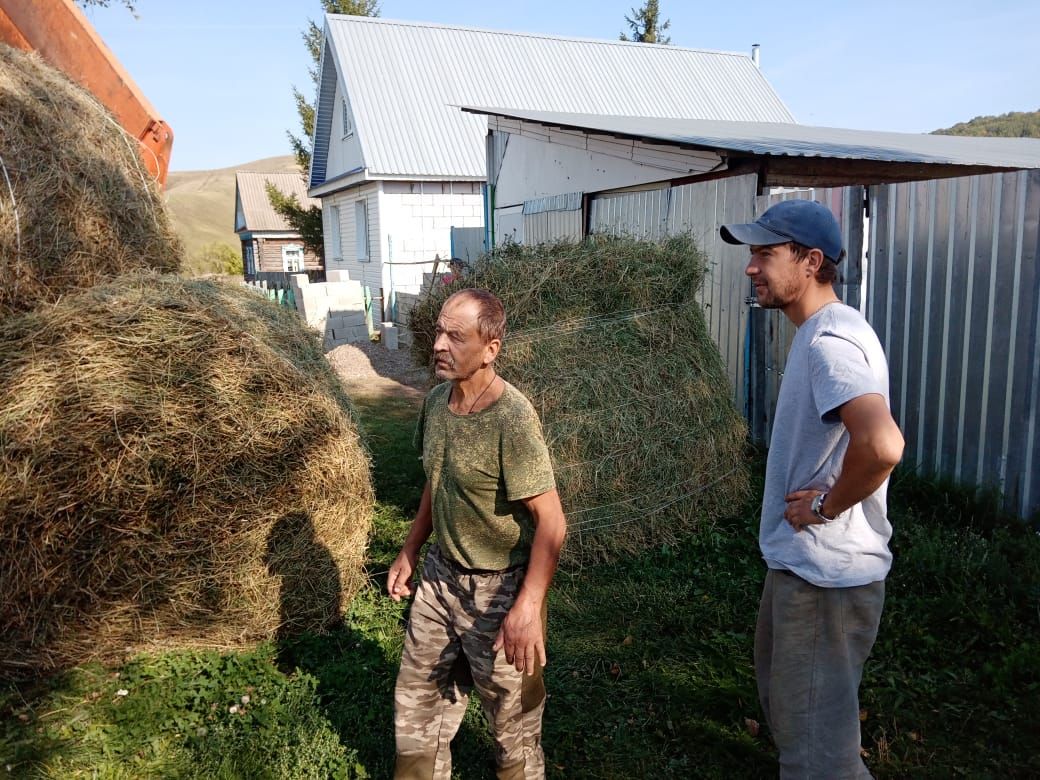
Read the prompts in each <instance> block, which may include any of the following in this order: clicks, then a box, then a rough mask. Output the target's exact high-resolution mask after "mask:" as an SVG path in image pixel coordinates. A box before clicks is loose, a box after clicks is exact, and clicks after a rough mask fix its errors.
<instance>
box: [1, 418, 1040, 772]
mask: <svg viewBox="0 0 1040 780" xmlns="http://www.w3.org/2000/svg"><path fill="white" fill-rule="evenodd" d="M358 406H359V408H360V412H361V414H362V417H363V419H362V424H363V427H364V429H365V431H366V433H367V434H368V435H369V437H373V436H375V437H377V438H378V442H379V444H378V446H375V447H373V449H374V450H375V454H374V459H375V463H374V466H375V471H376V474H375V481H376V485H377V487H378V489H379V490H380V498H381V500H382V501H383V503H382V504H381V505H380V506H379V507H378V508H377V511H376V518H375V526H376V537H377V538H376V539H375V540H374V543H373V545H372V546H371V548H370V568H371V573H370V578H371V582H370V585H369V587H368V588H367V589H366V590H365V591H363V592H362V593H361V594H359V596H358V597H357V598H356V599H355V600H354V602H353V604H352V606H351V612H350V614H349V616H348V621H347V626H345V627H344V628H343V629H342V630H340V631H338V632H336V633H333V634H331V635H329V636H323V637H317V636H308V637H303V638H300V639H297V640H292V641H287V642H283V643H282V644H281V645H280V646H279V647H277V649H275V648H273V647H271V646H268V645H265V646H262V647H261V648H260V649H259V650H257V651H255V652H251V653H245V654H229V655H216V654H211V653H201V654H185V653H180V654H166V655H163V656H158V657H139V658H138V659H135V660H134V661H133V662H131V663H130V664H128V665H124V666H122V667H120V668H119V669H118V670H113V671H111V672H109V673H108V674H107V675H106V673H105V672H103V670H101V669H100V668H98V667H88V668H86V669H82V670H79V671H77V672H75V673H73V674H70V675H68V676H67V677H65V678H63V679H61V680H56V681H54V682H53V683H52V684H51V685H49V686H48V687H47V688H46V689H43V690H40V689H37V690H25V689H23V690H18V689H9V690H8V692H7V694H6V696H5V695H4V694H3V693H0V764H4V763H9V764H12V769H13V772H12V775H13V776H26V775H28V776H41V777H63V778H64V777H72V778H78V777H83V778H86V777H94V776H99V777H117V778H120V777H127V778H129V777H142V776H162V777H185V778H195V777H199V778H202V777H221V776H223V777H253V776H256V777H261V778H263V777H272V776H277V775H278V774H279V773H281V776H284V777H308V776H326V775H327V776H330V777H336V776H340V777H354V776H358V777H361V776H364V775H363V774H362V773H366V772H367V774H368V776H370V777H389V776H390V774H391V769H392V766H393V749H394V748H393V730H392V729H393V727H392V709H391V708H392V699H391V697H392V691H393V684H394V677H395V674H396V668H397V663H398V659H399V657H400V650H401V636H402V627H401V626H402V620H403V617H404V609H403V608H402V607H401V606H400V605H397V604H394V603H393V602H392V601H390V600H389V599H387V598H386V597H385V596H382V595H381V594H380V592H379V588H380V587H381V586H382V585H383V582H384V580H385V569H386V568H387V566H388V565H389V562H390V560H392V558H393V556H394V555H396V552H397V550H398V549H399V548H400V544H401V542H402V540H403V538H404V535H405V533H406V529H407V526H408V522H409V516H410V514H411V511H412V510H413V509H414V507H415V505H416V503H417V500H418V495H419V489H420V487H421V467H420V466H419V464H418V461H417V460H416V458H415V453H414V451H413V450H412V448H411V432H412V424H411V422H412V417H413V416H414V407H412V410H411V412H409V410H408V405H407V404H406V403H405V402H402V401H398V400H393V401H390V402H380V401H379V400H377V399H371V400H370V401H368V402H361V401H359V403H358ZM370 440H372V439H371V438H370ZM762 463H763V462H762V459H761V458H760V457H755V458H754V464H755V467H754V473H755V481H756V488H755V491H754V492H755V493H756V494H757V493H758V491H760V490H761V483H762V473H763V468H762ZM402 470H404V471H405V472H406V473H403V474H402V473H399V472H401V471H402ZM409 484H410V485H411V487H410V488H409V487H408V486H409ZM756 503H757V502H756V501H755V500H754V498H752V499H750V500H749V501H748V502H747V503H746V504H744V505H743V506H739V507H735V509H736V510H737V511H735V512H734V514H733V516H732V517H728V518H720V519H719V520H718V521H717V522H716V523H715V524H714V525H712V526H709V527H706V528H705V529H704V531H703V533H700V534H698V535H697V536H696V537H694V538H692V539H690V540H688V541H687V542H685V543H683V544H681V545H675V546H673V545H662V546H660V547H658V548H657V549H655V550H651V551H647V552H646V553H643V554H641V555H639V556H633V557H631V558H630V559H627V560H624V561H619V562H617V563H614V564H610V565H600V566H595V567H586V568H584V569H581V570H564V571H561V572H560V573H559V574H558V576H557V581H556V583H555V585H554V588H553V590H552V591H551V593H550V607H549V666H548V667H547V668H546V677H547V686H548V690H549V693H550V698H549V702H548V708H547V711H546V720H545V746H546V751H547V760H548V761H547V763H548V767H547V769H548V776H549V777H550V778H578V779H581V778H589V779H590V780H591V779H592V778H596V779H597V780H599V779H602V778H629V777H683V778H687V777H689V778H698V777H701V778H732V777H739V778H758V777H761V778H767V777H776V775H777V765H776V759H775V751H774V750H773V749H772V747H771V743H770V741H769V739H768V734H767V731H766V728H765V726H764V725H763V726H761V727H759V728H756V727H758V724H756V723H753V722H751V721H755V720H758V719H759V717H760V716H759V715H758V714H757V712H758V702H757V695H756V692H755V681H754V675H753V672H752V669H751V658H752V649H751V648H752V642H753V632H754V623H755V614H756V610H757V602H758V596H759V591H760V588H761V584H762V578H763V575H764V567H763V564H762V561H761V558H760V556H759V553H758V549H757V534H756V531H757V510H758V508H757V506H756ZM890 514H891V517H892V520H893V524H894V525H895V529H896V536H895V540H894V541H895V545H894V549H895V554H896V562H895V566H894V568H893V571H892V575H891V576H890V578H889V580H888V596H887V603H886V606H885V613H884V616H883V618H882V626H881V633H880V638H879V641H878V644H877V646H876V647H875V649H874V652H873V654H872V657H871V659H870V660H869V661H868V662H867V667H866V676H865V679H864V683H863V699H862V705H863V709H864V713H863V715H864V718H865V720H864V723H863V736H864V748H865V749H866V750H867V758H866V761H867V764H868V766H869V767H870V769H871V770H872V772H873V773H874V775H875V776H876V777H878V778H892V777H924V778H949V777H1036V776H1038V775H1040V733H1038V732H1037V730H1036V728H1035V716H1036V701H1037V697H1038V695H1040V687H1038V686H1040V670H1038V669H1037V666H1036V662H1035V659H1036V657H1037V655H1038V653H1040V616H1038V614H1037V610H1036V604H1037V603H1038V601H1040V539H1038V538H1037V536H1036V535H1035V534H1032V533H1030V532H1029V531H1028V530H1027V529H1026V528H1025V527H1024V526H1023V525H1022V524H1021V523H1019V522H1017V521H1014V520H1010V519H1008V518H1005V517H1001V516H1000V515H999V513H997V512H996V511H995V510H994V509H993V505H992V503H990V502H988V501H980V500H978V499H976V498H975V497H974V496H972V495H971V494H970V493H968V492H966V491H958V490H955V489H953V488H950V487H949V486H945V485H941V484H938V483H935V482H933V481H928V480H922V479H920V478H918V477H914V476H911V475H908V474H905V473H904V474H900V475H899V476H898V477H897V478H896V479H894V480H893V484H892V490H891V498H890ZM275 665H277V667H278V668H280V669H281V670H282V671H278V668H276V666H275ZM116 674H118V675H119V676H118V677H115V675H116ZM250 687H251V688H252V690H250ZM119 690H127V695H126V696H125V697H117V696H116V694H117V692H118V691H119ZM160 694H161V695H160ZM243 695H248V696H250V704H249V705H248V707H249V709H247V711H246V713H245V714H244V715H239V714H238V713H234V714H233V713H230V712H229V709H230V707H232V706H235V705H236V704H239V705H240V704H241V696H243ZM261 700H266V703H265V704H259V702H260V701H261ZM273 700H277V701H278V702H281V703H282V704H281V705H280V708H279V709H277V710H276V711H275V712H271V710H270V709H269V705H270V703H271V702H272V701H273ZM214 705H216V706H214ZM211 715H212V719H211V718H210V716H211ZM131 716H132V717H131ZM261 716H266V720H263V721H260V720H259V718H260V717H261ZM247 727H248V728H247ZM200 728H205V729H206V731H205V732H200V731H199V729H200ZM218 731H219V734H217V733H215V732H218ZM756 732H757V734H756ZM308 736H310V737H311V738H310V739H307V737H308ZM452 748H453V754H454V758H455V766H456V768H457V772H458V773H459V774H458V776H460V777H467V778H482V779H483V778H488V779H490V778H492V777H493V776H494V774H493V770H492V768H491V766H490V755H491V744H490V739H489V737H488V734H487V729H486V724H485V722H484V720H483V717H482V715H481V714H480V712H479V710H478V707H477V704H476V701H475V699H474V701H473V702H471V707H470V711H469V712H468V714H467V716H466V718H465V720H464V722H463V724H462V727H461V729H460V732H459V735H458V737H457V738H456V739H455V742H454V743H453V746H452ZM265 762H269V763H267V766H268V767H269V768H268V769H267V771H264V764H265ZM293 772H295V774H293ZM322 773H325V774H324V775H323V774H322Z"/></svg>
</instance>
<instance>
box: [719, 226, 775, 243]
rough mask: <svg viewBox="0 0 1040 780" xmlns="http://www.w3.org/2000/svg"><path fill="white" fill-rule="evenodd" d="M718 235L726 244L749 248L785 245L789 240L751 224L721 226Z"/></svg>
mask: <svg viewBox="0 0 1040 780" xmlns="http://www.w3.org/2000/svg"><path fill="white" fill-rule="evenodd" d="M719 234H720V235H721V236H722V240H723V241H725V242H726V243H727V244H748V245H749V246H772V245H773V244H786V243H787V242H788V241H790V240H791V239H790V238H789V237H787V236H782V235H780V234H779V233H774V232H773V231H772V230H767V229H766V228H764V227H762V226H761V225H756V224H755V223H753V222H752V223H751V224H748V225H723V226H722V227H721V228H719Z"/></svg>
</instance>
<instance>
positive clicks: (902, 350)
mask: <svg viewBox="0 0 1040 780" xmlns="http://www.w3.org/2000/svg"><path fill="white" fill-rule="evenodd" d="M867 192H868V199H869V205H870V208H869V215H870V219H869V220H868V224H869V228H868V229H869V235H864V218H863V217H864V212H863V201H864V188H863V187H844V188H835V189H816V190H785V191H779V192H774V193H771V194H769V195H767V196H764V197H756V193H755V178H754V177H753V176H743V177H736V178H730V179H718V180H715V181H709V182H701V183H696V184H688V185H684V186H681V187H673V188H667V189H658V190H649V191H642V192H628V193H617V194H609V195H601V196H597V197H594V198H593V199H592V201H591V213H590V229H591V231H592V232H593V233H607V234H614V235H617V234H627V235H632V236H635V237H639V238H645V239H648V240H656V239H660V238H663V237H664V236H667V235H671V234H675V233H680V232H685V231H689V232H692V234H693V235H694V237H695V238H696V239H697V240H698V242H699V243H700V246H701V247H702V248H703V249H704V251H705V252H706V254H707V255H708V258H709V270H708V276H707V279H706V281H705V285H704V287H703V290H702V293H701V294H702V300H703V303H704V307H705V314H706V316H707V319H708V324H709V327H710V330H711V333H712V336H713V338H714V339H715V341H716V343H717V344H718V345H719V349H720V351H721V353H722V357H723V360H724V361H725V364H726V367H727V370H728V373H729V378H730V381H731V382H732V386H733V390H734V395H733V398H734V401H735V403H736V404H737V406H738V408H742V409H743V410H744V412H745V414H746V415H747V417H748V421H749V425H750V428H751V434H752V436H753V437H754V438H755V439H756V440H758V441H762V442H765V441H768V438H769V432H770V430H771V427H772V417H773V412H774V410H775V406H776V398H777V393H778V392H779V385H780V379H781V378H782V376H783V370H784V363H785V360H786V355H787V350H788V347H789V345H790V341H791V338H792V337H793V333H794V329H793V327H792V326H791V325H790V323H789V322H787V320H786V319H785V318H784V317H783V315H782V314H781V313H779V312H776V311H765V310H762V309H759V308H757V307H750V306H748V305H747V304H746V303H745V299H746V298H748V297H749V296H750V295H751V292H752V290H751V287H750V284H749V282H748V281H747V279H746V278H745V276H744V266H745V264H746V262H747V250H746V249H744V248H742V247H730V246H728V245H726V244H724V243H722V242H721V240H720V239H719V237H718V227H719V226H720V225H722V224H725V223H729V222H745V221H751V220H753V219H754V218H755V216H756V215H757V214H759V213H761V212H762V211H764V210H765V209H766V208H768V206H770V205H772V204H773V203H776V202H778V201H780V200H784V199H786V198H790V197H802V198H804V197H809V198H813V199H816V200H819V201H821V202H823V203H826V204H827V205H828V206H830V208H831V209H832V210H833V211H834V213H835V214H836V215H838V216H839V221H840V223H841V225H842V230H843V233H844V237H845V245H846V248H847V250H848V252H849V257H848V258H847V260H846V262H845V263H844V264H843V269H842V270H843V274H844V278H843V280H842V284H841V285H840V287H839V294H840V295H841V297H842V299H843V300H844V301H845V302H846V303H848V304H849V305H851V306H854V307H856V308H859V309H860V310H861V311H863V312H864V313H865V315H866V316H867V319H868V320H869V321H870V323H871V324H872V325H873V326H874V329H875V330H876V331H877V332H878V335H879V337H880V338H881V341H882V344H883V345H884V347H885V350H886V352H887V354H888V357H889V363H890V375H891V381H892V405H893V412H894V414H895V416H896V419H897V421H898V422H899V423H900V426H901V427H902V429H903V432H904V435H905V437H906V440H907V445H908V447H907V454H906V462H910V463H914V464H915V465H916V466H917V467H918V468H919V469H920V470H921V471H922V472H923V473H930V474H941V475H945V476H949V477H952V478H954V479H956V480H958V481H961V482H964V483H968V484H980V485H988V486H993V487H996V488H999V489H1000V490H1001V491H1002V492H1003V493H1004V495H1005V498H1006V502H1007V506H1008V508H1009V509H1013V510H1015V511H1016V512H1018V513H1019V514H1021V515H1023V516H1028V515H1030V514H1032V513H1034V512H1037V511H1040V473H1038V472H1040V443H1038V441H1037V439H1038V433H1040V431H1038V428H1040V424H1038V422H1040V421H1038V420H1037V416H1038V413H1040V332H1038V329H1040V272H1038V270H1037V260H1038V251H1040V225H1038V223H1040V172H1038V171H1032V172H1019V173H1007V174H994V175H989V176H975V177H970V178H964V179H947V180H941V181H929V182H917V183H910V184H898V185H883V186H877V187H871V188H869V190H867ZM550 232H551V231H550ZM545 238H546V239H548V238H551V236H546V237H545ZM865 244H866V245H868V246H869V251H866V252H865V251H864V246H865Z"/></svg>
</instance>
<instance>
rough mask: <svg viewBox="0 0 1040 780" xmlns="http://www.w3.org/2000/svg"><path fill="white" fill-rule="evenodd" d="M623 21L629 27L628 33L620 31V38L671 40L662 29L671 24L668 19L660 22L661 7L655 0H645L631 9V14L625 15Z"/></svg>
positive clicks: (651, 41) (646, 40) (652, 40)
mask: <svg viewBox="0 0 1040 780" xmlns="http://www.w3.org/2000/svg"><path fill="white" fill-rule="evenodd" d="M625 22H627V23H628V26H629V27H630V28H631V32H630V33H629V34H628V35H625V33H621V40H623V41H634V42H636V43H661V44H668V43H671V42H672V39H671V37H669V36H667V35H664V31H665V30H667V29H668V28H669V27H671V26H672V22H671V20H670V19H665V20H664V22H661V9H660V8H659V7H658V2H657V0H646V2H645V3H644V4H643V5H642V6H641V7H639V8H633V9H632V15H631V16H626V17H625Z"/></svg>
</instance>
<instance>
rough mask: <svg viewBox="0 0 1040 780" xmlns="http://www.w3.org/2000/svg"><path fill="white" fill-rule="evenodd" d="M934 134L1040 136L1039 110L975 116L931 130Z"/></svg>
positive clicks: (1009, 136) (1007, 136) (1006, 136)
mask: <svg viewBox="0 0 1040 780" xmlns="http://www.w3.org/2000/svg"><path fill="white" fill-rule="evenodd" d="M933 134H934V135H979V136H997V137H1002V138H1040V111H1012V112H1010V113H1007V114H1001V115H1000V116H977V117H975V118H974V119H972V120H971V121H970V122H958V123H957V124H955V125H954V126H953V127H947V128H945V129H944V130H935V131H933Z"/></svg>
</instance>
